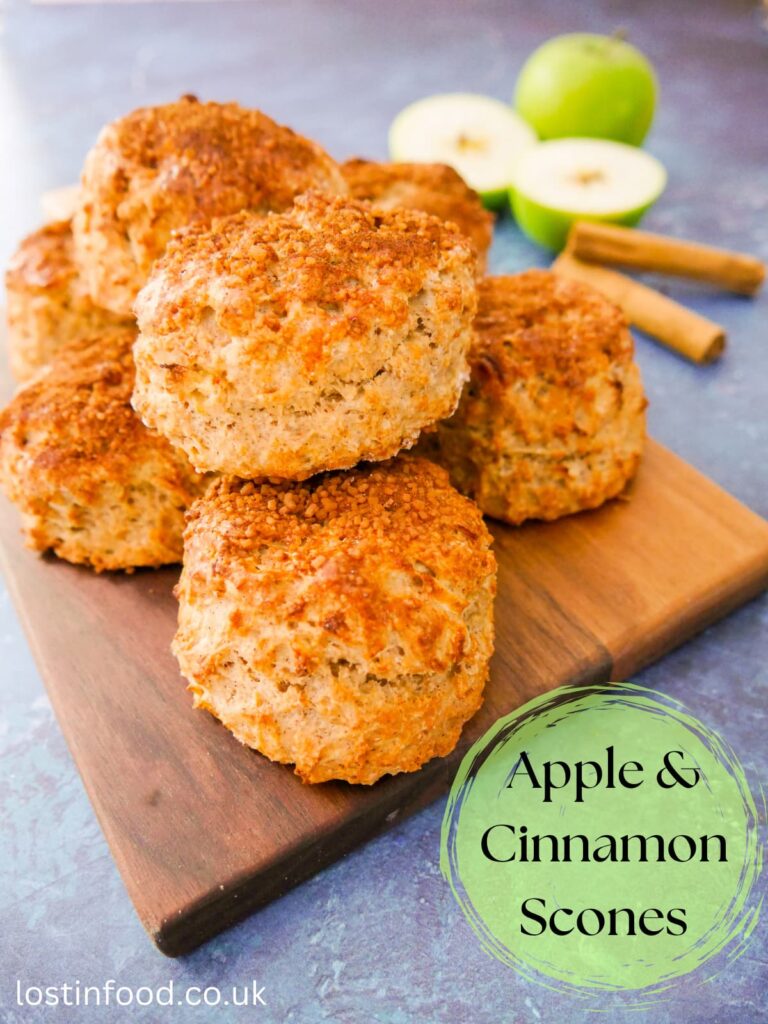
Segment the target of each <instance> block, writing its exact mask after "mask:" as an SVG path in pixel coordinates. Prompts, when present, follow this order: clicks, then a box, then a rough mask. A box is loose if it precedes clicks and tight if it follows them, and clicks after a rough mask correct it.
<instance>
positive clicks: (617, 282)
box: [552, 252, 725, 363]
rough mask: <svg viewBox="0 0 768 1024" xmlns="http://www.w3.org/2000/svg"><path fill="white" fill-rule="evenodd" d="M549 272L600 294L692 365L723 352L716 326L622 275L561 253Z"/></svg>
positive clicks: (721, 336) (721, 334)
mask: <svg viewBox="0 0 768 1024" xmlns="http://www.w3.org/2000/svg"><path fill="white" fill-rule="evenodd" d="M552 270H553V271H554V272H555V273H556V274H560V275H561V276H562V277H567V278H569V279H571V280H573V281H581V282H582V283H583V284H588V285H591V286H592V287H593V288H595V289H596V290H597V291H599V292H602V294H603V295H605V297H606V298H607V299H610V300H611V301H612V302H614V303H615V304H616V305H617V306H619V307H620V308H621V309H623V310H624V313H625V314H626V317H627V319H628V320H629V322H630V323H632V324H634V325H635V327H639V328H640V330H641V331H645V332H646V334H650V335H652V336H653V337H654V338H656V339H657V340H658V341H660V342H662V343H663V344H664V345H667V346H668V347H669V348H671V349H673V350H674V351H675V352H678V353H679V354H680V355H682V356H685V358H686V359H690V360H691V361H692V362H694V363H709V362H711V361H712V360H713V359H717V358H718V357H719V356H720V355H721V354H722V352H723V349H724V348H725V330H724V329H723V328H722V327H721V326H720V325H719V324H716V323H714V322H713V321H712V320H708V319H707V318H706V317H703V316H700V315H699V314H698V313H694V311H693V310H692V309H688V308H687V307H686V306H682V305H680V303H679V302H674V301H673V300H672V299H670V298H667V296H666V295H662V294H661V292H657V291H656V290H655V289H654V288H649V287H648V286H647V285H644V284H640V282H639V281H635V280H633V279H632V278H631V277H627V276H626V275H625V274H620V273H618V272H617V271H615V270H608V269H606V268H605V267H598V266H597V265H596V264H594V263H586V262H583V261H582V260H579V259H577V258H576V257H575V256H572V255H571V253H570V252H563V253H561V254H560V256H558V258H557V259H556V260H555V262H554V263H553V264H552Z"/></svg>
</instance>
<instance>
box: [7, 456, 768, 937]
mask: <svg viewBox="0 0 768 1024" xmlns="http://www.w3.org/2000/svg"><path fill="white" fill-rule="evenodd" d="M494 535H495V538H496V550H497V554H498V559H499V566H500V578H499V595H498V601H497V606H496V620H497V651H496V655H495V657H494V661H493V667H492V674H491V682H490V684H489V687H488V694H487V700H486V702H485V705H484V707H483V709H482V710H481V711H480V713H479V714H478V715H477V716H476V718H475V719H474V720H473V721H472V722H471V723H470V724H469V726H468V727H467V729H466V730H465V732H464V735H463V737H462V742H461V744H460V747H459V749H457V751H456V752H455V753H454V754H453V755H452V756H451V757H449V758H447V759H445V760H438V761H435V762H432V763H430V764H429V765H427V766H426V767H425V768H424V769H423V770H422V771H420V772H418V773H416V774H414V775H406V776H399V777H396V778H389V779H386V780H384V781H382V782H380V783H379V784H377V785H376V786H374V787H371V788H363V787H353V786H349V785H346V784H341V783H339V784H335V783H329V784H325V785H322V786H315V787H310V786H305V785H303V784H302V783H301V782H300V781H299V780H298V779H297V778H296V776H294V775H293V774H292V772H291V770H290V769H289V768H286V767H282V766H279V765H275V764H271V763H270V762H269V761H267V760H266V759H265V758H263V757H261V756H260V755H259V754H257V753H255V752H253V751H250V750H248V749H246V748H245V747H242V746H241V745H240V744H239V743H237V742H236V740H234V739H233V737H232V736H231V735H230V734H229V733H228V732H227V731H226V730H225V729H224V728H223V727H222V726H220V725H219V724H218V723H217V722H216V721H215V720H214V719H213V718H212V717H210V716H209V715H208V714H206V713H205V712H202V711H194V710H193V709H192V707H191V701H190V697H189V695H188V694H187V692H186V690H185V686H184V683H183V681H182V680H181V678H180V677H179V673H178V669H177V667H176V664H175V662H174V660H173V658H172V656H171V654H170V652H169V643H170V640H171V637H172V635H173V631H174V626H175V602H174V599H173V596H172V593H171V589H172V586H173V583H174V582H175V579H176V575H177V574H176V571H175V570H163V571H160V572H138V573H136V574H135V575H132V576H127V575H121V574H104V575H102V576H96V575H94V574H93V573H91V572H88V571H87V570H84V569H79V568H76V567H74V566H70V565H67V564H65V563H63V562H59V561H57V560H55V559H53V558H47V557H46V558H39V557H37V556H35V555H34V554H32V553H31V552H29V551H27V550H25V549H24V548H23V546H22V544H21V540H20V537H19V532H18V523H17V518H16V514H15V511H14V510H13V509H12V508H11V507H10V506H8V505H7V504H6V503H5V502H3V504H2V507H1V508H0V549H1V550H2V559H3V565H4V569H5V572H6V574H7V577H8V581H9V584H10V587H11V589H12V592H13V594H14V598H15V601H16V603H17V607H18V609H19V611H20V614H21V617H22V620H23V622H24V625H25V628H26V631H27V634H28V636H29V640H30V643H31V645H32V648H33V651H34V654H35V657H36V659H37V662H38V665H39V667H40V671H41V673H42V675H43V678H44V680H45V683H46V685H47V687H48V691H49V693H50V696H51V700H52V702H53V704H54V707H55V710H56V713H57V715H58V718H59V722H60V723H61V727H62V729H63V731H64V733H65V735H66V738H67V741H68V743H69V745H70V748H71V750H72V754H73V756H74V758H75V761H76V762H77V765H78V767H79V770H80V772H81V774H82V777H83V781H84V783H85V786H86V788H87V791H88V794H89V796H90V799H91V801H92V803H93V806H94V808H95V810H96V813H97V815H98V817H99V821H100V822H101V825H102V827H103V829H104V832H105V834H106V836H107V839H108V841H109V844H110V846H111V848H112V852H113V854H114V856H115V860H116V861H117V864H118V867H119V869H120V871H121V873H122V876H123V878H124V880H125V884H126V886H127V888H128V891H129V893H130V896H131V898H132V900H133V902H134V904H135V906H136V909H137V911H138V914H139V916H140V918H141V920H142V922H143V924H144V925H145V927H146V928H147V930H148V932H149V933H150V935H151V936H152V938H153V939H154V941H155V942H156V943H157V945H158V947H159V948H160V949H161V950H162V951H163V952H165V953H167V954H169V955H171V956H175V955H179V954H181V953H184V952H187V951H189V950H191V949H192V948H194V947H195V946H196V945H198V944H199V943H201V942H203V941H204V940H205V939H206V938H208V937H210V936H212V935H214V934H216V933H217V932H219V931H221V930H222V929H223V928H225V927H227V926H228V925H230V924H231V923H233V922H234V921H236V920H238V919H240V918H242V917H243V916H244V915H245V914H247V913H249V912H250V911H252V910H253V909H254V908H256V907H258V906H259V905H261V904H263V903H265V902H267V901H268V900H270V899H273V898H274V897H276V896H278V895H280V894H281V893H283V892H285V891H286V890H287V889H289V888H290V887H291V886H293V885H295V884H296V883H297V882H300V881H301V880H302V879H304V878H307V877H308V876H309V875H311V874H312V873H314V872H316V871H318V870H319V869H320V868H322V867H323V866H324V865H326V864H328V863H330V862H332V861H333V860H334V859H336V858H338V857H339V856H341V855H342V854H344V853H345V852H346V851H348V850H349V849H351V848H352V847H353V846H355V845H356V844H357V843H360V842H362V841H363V840H364V839H366V838H368V837H369V836H371V835H373V834H374V833H375V832H377V831H380V830H381V829H383V828H386V827H387V826H388V825H390V824H392V823H393V822H395V821H397V820H399V819H400V818H401V817H402V816H403V815H405V814H406V813H408V812H411V811H413V810H414V809H416V808H417V807H420V806H423V805H424V804H425V803H426V802H428V801H429V800H431V799H432V798H434V797H435V796H437V795H438V794H439V793H440V792H442V791H443V790H444V789H445V788H446V787H447V785H448V784H449V782H450V779H451V776H452V774H453V772H454V771H455V768H456V765H457V762H458V760H459V758H460V756H461V754H462V752H463V751H464V750H465V749H466V747H467V745H468V744H469V743H470V742H471V741H472V740H474V739H475V738H477V736H478V735H480V734H481V732H482V731H483V730H484V729H485V728H487V727H488V725H490V723H491V722H492V721H494V720H495V719H496V718H497V717H498V716H499V715H501V714H504V713H505V712H508V711H510V710H512V709H513V708H515V707H516V706H518V705H519V704H521V703H523V702H524V701H525V700H527V699H528V698H530V697H532V696H533V695H535V694H537V693H540V692H542V691H544V690H547V689H551V688H553V687H556V686H559V685H561V684H563V683H569V682H570V683H577V682H587V681H595V680H607V679H610V678H612V677H613V678H616V677H619V676H621V677H626V676H628V675H630V674H631V673H632V672H633V671H636V670H637V669H638V668H639V667H641V666H642V665H644V664H646V663H647V662H649V661H650V660H652V659H654V658H657V657H658V656H659V655H661V654H662V653H663V652H665V651H666V650H668V649H669V648H671V647H673V646H674V645H676V644H678V643H680V642H682V641H683V640H685V639H686V638H687V637H689V636H690V635H691V634H693V633H694V632H696V631H697V630H699V629H701V628H702V627H704V626H706V625H708V624H709V623H710V622H712V621H714V620H715V619H716V618H718V617H719V616H721V615H723V614H725V613H726V612H727V611H729V610H730V609H732V608H734V607H735V606H736V605H738V604H739V603H741V602H743V601H746V600H748V599H749V598H750V597H752V596H754V595H755V594H756V593H758V591H760V590H761V589H762V588H763V587H764V586H765V585H766V582H768V524H766V523H765V522H764V521H763V520H762V519H760V518H759V517H757V516H755V515H754V514H753V513H752V512H750V511H749V510H748V509H746V508H745V507H744V506H742V505H740V504H739V503H738V502H737V501H735V500H734V499H733V498H731V497H730V496H728V495H727V494H725V493H724V492H723V491H721V490H720V489H719V488H718V487H716V486H715V485H714V484H713V483H711V482H710V481H708V480H707V479H705V478H704V477H702V476H701V475H700V474H699V473H697V472H696V471H695V470H693V469H691V467H690V466H687V465H686V464H685V463H683V462H681V461H680V460H679V459H677V458H676V457H675V456H674V455H672V454H671V453H670V452H668V451H666V450H665V449H663V448H661V447H660V446H659V445H656V444H654V443H652V442H650V443H649V446H648V451H647V454H646V458H645V461H644V464H643V467H642V469H641V472H640V474H639V477H638V479H637V481H636V484H635V486H634V490H633V493H632V494H631V496H630V500H629V501H617V502H613V503H612V504H610V505H609V506H607V507H606V508H604V509H601V510H600V511H598V512H593V513H588V514H583V515H580V516H574V517H571V518H570V519H566V520H562V521H561V522H559V523H552V524H537V525H531V526H526V527H522V528H520V529H509V528H505V527H502V526H495V527H494Z"/></svg>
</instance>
